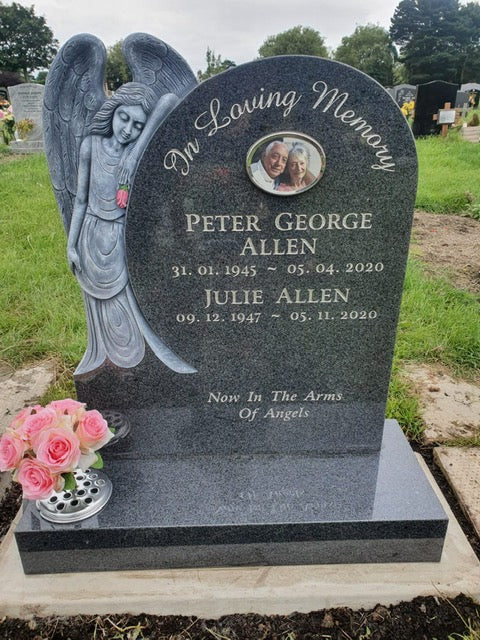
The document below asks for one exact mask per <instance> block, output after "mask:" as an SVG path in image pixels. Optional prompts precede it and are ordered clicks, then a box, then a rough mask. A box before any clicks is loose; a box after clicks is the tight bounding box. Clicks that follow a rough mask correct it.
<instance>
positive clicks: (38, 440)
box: [0, 399, 113, 500]
mask: <svg viewBox="0 0 480 640" xmlns="http://www.w3.org/2000/svg"><path fill="white" fill-rule="evenodd" d="M112 438H113V431H112V430H111V429H110V428H109V426H108V424H107V422H106V420H104V418H103V417H102V415H101V413H99V412H98V411H95V410H92V411H87V410H86V408H85V405H84V404H83V403H81V402H77V401H76V400H71V399H67V400H55V401H53V402H51V403H50V404H48V405H47V406H46V407H41V406H40V405H35V406H34V407H28V408H26V409H23V410H22V411H20V413H19V414H18V415H17V416H16V417H15V418H14V419H13V420H12V422H11V423H10V426H9V427H8V428H7V430H6V432H5V433H4V435H3V436H2V437H1V438H0V471H13V479H14V480H16V481H17V482H19V483H20V484H21V485H22V489H23V495H24V497H25V498H28V499H30V500H43V499H44V498H48V496H49V495H50V494H51V493H52V492H53V491H62V490H72V489H74V488H75V477H74V475H73V471H74V470H75V469H77V468H80V469H82V470H83V471H85V470H86V469H87V468H88V467H92V468H94V469H101V468H102V467H103V460H102V457H101V455H100V453H99V451H98V450H99V449H101V447H103V446H104V445H106V444H107V442H109V441H110V440H111V439H112Z"/></svg>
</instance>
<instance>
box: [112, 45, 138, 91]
mask: <svg viewBox="0 0 480 640" xmlns="http://www.w3.org/2000/svg"><path fill="white" fill-rule="evenodd" d="M122 46H123V40H119V41H118V42H116V43H115V44H114V45H112V46H111V47H108V49H107V65H106V68H105V76H106V77H105V80H106V83H107V87H108V88H109V89H110V90H111V91H115V89H118V87H121V86H122V84H125V83H126V82H131V80H132V74H131V71H130V69H129V68H128V66H127V62H126V60H125V57H124V55H123V51H122Z"/></svg>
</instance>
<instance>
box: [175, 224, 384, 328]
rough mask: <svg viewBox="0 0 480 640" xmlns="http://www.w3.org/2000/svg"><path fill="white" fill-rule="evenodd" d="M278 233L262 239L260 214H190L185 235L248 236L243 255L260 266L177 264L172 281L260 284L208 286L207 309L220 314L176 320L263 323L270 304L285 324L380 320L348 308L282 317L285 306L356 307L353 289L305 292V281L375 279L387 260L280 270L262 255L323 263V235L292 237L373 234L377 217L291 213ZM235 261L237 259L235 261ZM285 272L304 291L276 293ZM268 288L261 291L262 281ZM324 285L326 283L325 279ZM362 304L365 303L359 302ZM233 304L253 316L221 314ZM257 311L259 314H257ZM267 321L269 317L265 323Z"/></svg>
mask: <svg viewBox="0 0 480 640" xmlns="http://www.w3.org/2000/svg"><path fill="white" fill-rule="evenodd" d="M273 224H274V229H275V230H276V231H277V232H278V234H279V237H276V238H271V237H262V236H261V234H262V223H261V221H260V218H259V216H258V215H255V214H250V215H227V214H225V215H201V214H186V216H185V231H186V233H187V234H191V233H201V234H209V233H215V232H219V233H226V234H228V233H244V234H248V235H246V237H245V239H244V241H242V243H241V248H240V251H239V254H238V255H239V256H241V257H242V258H244V257H256V258H260V260H258V261H257V262H255V263H249V264H246V263H245V262H242V264H235V263H234V262H232V263H231V264H224V263H223V264H218V263H215V264H202V265H197V264H191V263H188V264H172V265H171V277H172V279H177V278H185V277H186V278H189V277H191V276H204V277H208V279H209V280H212V279H213V280H214V279H215V277H220V278H222V280H223V279H224V278H225V277H229V278H231V279H232V281H235V280H236V281H238V280H241V281H243V282H244V281H245V280H247V281H248V282H253V283H255V284H254V285H252V286H248V287H241V288H240V287H239V288H237V287H235V288H233V287H232V288H229V289H217V288H214V287H208V288H207V287H206V288H204V289H203V296H202V300H203V305H202V306H203V309H211V310H213V309H216V310H217V312H216V313H207V314H204V315H198V314H196V313H195V312H194V311H193V310H191V309H188V310H185V311H184V312H183V313H178V314H177V315H176V321H177V322H180V323H187V324H191V323H193V322H200V321H205V322H225V321H230V322H237V323H245V322H247V323H258V322H260V321H261V320H262V315H263V314H262V311H260V307H262V306H263V305H265V304H266V303H267V302H270V303H273V304H274V305H277V306H278V307H279V309H278V310H277V309H275V312H273V313H270V314H269V315H270V318H274V319H280V318H282V317H284V318H287V319H290V320H297V321H299V322H307V321H311V320H335V319H337V320H375V319H376V318H378V310H376V309H362V308H358V309H349V310H345V309H343V310H342V311H340V313H339V314H338V315H334V314H333V313H332V312H330V311H326V310H325V311H318V312H317V313H316V314H314V315H311V314H309V313H308V314H307V312H305V311H301V312H298V311H295V312H293V313H290V314H287V315H286V316H285V315H282V314H281V313H280V312H279V311H280V307H281V306H284V305H331V304H338V303H341V304H347V303H349V302H350V294H351V287H345V286H344V287H341V286H330V285H329V286H321V287H315V288H312V287H308V286H307V287H302V286H301V280H300V279H301V278H302V277H306V276H309V275H313V276H315V275H318V276H320V275H322V276H324V277H330V278H332V279H333V280H335V277H337V278H341V277H342V275H343V274H356V275H360V274H365V275H367V274H371V275H372V276H374V275H375V274H378V273H381V272H382V271H383V270H384V263H383V262H381V261H376V262H373V261H368V260H367V261H365V262H357V261H355V262H354V261H352V262H343V263H340V262H337V263H326V262H322V261H321V260H312V261H308V262H307V263H306V264H303V263H300V262H291V263H288V262H285V260H284V261H282V262H279V264H278V265H272V264H271V263H270V262H269V264H268V265H263V264H262V261H261V257H262V256H299V255H300V256H318V257H320V258H321V251H322V246H323V245H322V243H321V240H322V238H321V237H320V236H315V235H311V236H310V235H309V236H308V237H302V236H295V237H291V236H290V234H292V233H293V232H303V231H305V232H309V233H316V232H322V231H326V232H335V231H342V230H349V231H358V232H368V231H369V230H370V229H372V225H373V214H372V213H345V214H337V213H332V214H326V215H325V214H321V213H316V214H312V215H307V214H293V213H291V212H282V213H279V214H278V215H277V216H275V218H274V223H273ZM234 257H235V256H232V258H234ZM275 272H280V273H282V272H283V273H285V277H286V278H288V279H289V280H291V276H292V275H293V276H296V277H298V278H299V283H300V285H299V286H298V287H292V286H285V287H280V288H276V289H275V288H272V287H271V286H269V283H268V277H269V275H270V274H272V273H275ZM259 280H260V281H262V282H263V284H262V285H261V286H260V287H259V286H258V285H257V286H256V283H257V282H258V281H259ZM323 281H324V278H323ZM356 300H357V302H358V303H360V302H361V300H360V299H358V298H357V299H356ZM228 305H231V306H233V307H235V308H236V307H238V306H242V307H251V308H252V309H251V311H250V309H249V312H248V313H244V312H238V311H235V312H232V313H230V314H226V315H225V314H220V313H218V310H219V308H222V307H225V306H228ZM253 308H255V309H253ZM264 319H265V316H264V317H263V320H264Z"/></svg>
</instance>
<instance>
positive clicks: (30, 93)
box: [8, 83, 45, 153]
mask: <svg viewBox="0 0 480 640" xmlns="http://www.w3.org/2000/svg"><path fill="white" fill-rule="evenodd" d="M44 92H45V87H44V86H43V85H42V84H34V83H25V84H17V85H15V86H13V87H9V88H8V93H9V96H10V102H11V105H12V108H13V115H14V116H15V121H16V122H17V123H18V122H20V121H21V120H24V119H27V118H28V119H29V120H32V122H33V128H32V129H31V131H29V132H28V133H26V135H25V136H24V138H23V139H17V140H15V141H13V142H12V143H11V148H12V150H14V151H15V152H17V153H32V152H35V151H42V150H43V148H44V145H43V126H42V112H43V95H44Z"/></svg>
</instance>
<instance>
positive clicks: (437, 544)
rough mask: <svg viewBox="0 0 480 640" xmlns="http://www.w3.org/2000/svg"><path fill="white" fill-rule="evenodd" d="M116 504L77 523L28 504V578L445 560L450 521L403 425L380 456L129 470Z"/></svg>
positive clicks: (169, 460) (119, 479)
mask: <svg viewBox="0 0 480 640" xmlns="http://www.w3.org/2000/svg"><path fill="white" fill-rule="evenodd" d="M106 468H107V471H108V474H109V476H110V478H111V479H112V481H113V485H114V494H113V496H112V499H111V500H110V502H109V504H108V505H107V506H106V507H105V509H104V510H103V511H102V512H101V513H100V514H98V515H97V516H94V517H92V518H89V519H87V520H85V521H83V522H79V523H77V524H66V525H57V524H52V523H48V522H46V521H44V520H42V519H41V518H40V516H39V514H38V511H37V509H36V507H35V505H34V504H33V503H26V504H25V509H24V513H23V516H22V519H21V521H20V522H19V524H18V527H17V530H16V533H15V537H16V541H17V545H18V549H19V552H20V557H21V560H22V564H23V568H24V571H25V573H28V574H30V573H58V572H80V571H112V570H127V569H159V568H180V567H192V568H193V567H213V566H241V565H275V564H277V565H278V564H280V565H288V564H330V563H349V562H352V563H353V562H355V563H375V562H437V561H439V560H440V557H441V553H442V547H443V542H444V538H445V533H446V528H447V522H448V520H447V516H446V514H445V512H444V510H443V508H442V506H441V504H440V502H439V501H438V499H437V497H436V496H435V494H434V492H433V490H432V488H431V486H430V484H429V482H428V480H427V478H426V476H425V474H424V472H423V471H422V469H421V468H420V466H419V464H418V462H417V460H416V458H415V456H414V454H413V452H412V450H411V448H410V446H409V444H408V442H407V441H406V439H405V437H404V435H403V433H402V432H401V430H400V428H399V426H398V424H397V423H396V422H395V421H392V420H387V421H386V423H385V427H384V435H383V441H382V448H381V451H380V453H379V454H375V453H371V454H364V455H345V456H331V457H320V456H306V455H298V456H287V455H278V456H275V455H250V456H221V457H215V456H196V457H187V458H182V457H178V456H177V457H165V458H163V459H162V458H161V459H157V458H155V459H147V458H142V459H136V460H128V461H126V460H122V459H115V458H111V459H109V460H108V463H107V467H106Z"/></svg>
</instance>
